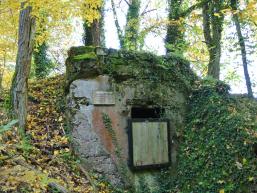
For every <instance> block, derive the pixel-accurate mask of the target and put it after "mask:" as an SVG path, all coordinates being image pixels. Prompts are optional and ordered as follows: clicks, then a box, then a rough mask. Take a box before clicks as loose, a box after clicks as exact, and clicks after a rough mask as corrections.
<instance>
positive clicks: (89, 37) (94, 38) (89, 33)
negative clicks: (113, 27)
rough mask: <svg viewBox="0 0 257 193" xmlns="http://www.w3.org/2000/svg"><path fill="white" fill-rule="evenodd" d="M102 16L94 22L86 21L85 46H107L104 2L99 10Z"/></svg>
mask: <svg viewBox="0 0 257 193" xmlns="http://www.w3.org/2000/svg"><path fill="white" fill-rule="evenodd" d="M99 11H100V12H101V13H100V14H101V17H100V19H99V20H94V21H93V23H92V24H88V23H86V22H84V24H83V25H84V26H83V27H84V37H83V41H84V45H85V46H101V47H104V46H105V36H104V2H103V4H102V7H101V8H100V10H99Z"/></svg>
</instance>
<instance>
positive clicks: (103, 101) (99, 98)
mask: <svg viewBox="0 0 257 193" xmlns="http://www.w3.org/2000/svg"><path fill="white" fill-rule="evenodd" d="M93 104H94V105H115V98H114V95H113V92H107V91H95V92H93Z"/></svg>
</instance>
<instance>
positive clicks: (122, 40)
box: [111, 0, 124, 48]
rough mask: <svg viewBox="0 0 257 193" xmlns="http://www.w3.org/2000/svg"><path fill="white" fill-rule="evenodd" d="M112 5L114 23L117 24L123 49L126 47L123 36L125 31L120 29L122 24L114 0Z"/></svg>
mask: <svg viewBox="0 0 257 193" xmlns="http://www.w3.org/2000/svg"><path fill="white" fill-rule="evenodd" d="M111 5H112V12H113V17H114V23H115V26H116V30H117V33H118V39H119V43H120V47H121V48H123V47H124V36H123V31H122V30H121V27H120V24H119V20H118V14H117V11H116V8H115V4H114V0H111Z"/></svg>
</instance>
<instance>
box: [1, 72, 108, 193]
mask: <svg viewBox="0 0 257 193" xmlns="http://www.w3.org/2000/svg"><path fill="white" fill-rule="evenodd" d="M63 81H64V76H57V77H53V78H49V79H44V80H40V81H32V82H30V84H29V88H30V89H29V106H28V126H27V130H26V134H25V135H24V134H22V133H21V132H19V130H18V129H17V128H16V127H14V128H13V129H12V130H10V131H7V132H5V133H3V134H1V133H0V192H38V193H39V192H40V193H43V192H54V189H56V188H57V189H59V191H61V192H62V191H63V192H66V191H68V192H74V193H75V192H83V193H87V192H95V191H96V188H98V191H99V192H108V190H107V187H106V184H105V183H99V184H96V186H98V187H95V186H94V187H92V185H91V184H90V182H91V180H92V179H91V178H90V177H89V174H88V173H87V172H86V171H85V170H83V168H81V167H80V164H79V160H78V159H77V158H76V157H75V156H73V155H72V153H71V149H70V146H69V138H68V133H66V131H65V124H64V122H65V121H64V118H65V115H64V112H65V109H64V108H65V96H64V93H63ZM6 96H7V95H6ZM0 116H1V119H2V120H3V119H5V120H3V121H1V124H4V123H6V122H7V120H6V114H5V113H4V109H3V105H1V113H0ZM89 178H90V179H89ZM93 185H94V184H93Z"/></svg>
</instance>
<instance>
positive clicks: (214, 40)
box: [203, 0, 224, 79]
mask: <svg viewBox="0 0 257 193" xmlns="http://www.w3.org/2000/svg"><path fill="white" fill-rule="evenodd" d="M222 2H223V1H221V0H218V1H209V2H206V3H205V4H204V5H203V32H204V38H205V43H206V45H207V47H208V52H209V63H208V75H209V76H212V77H213V78H216V79H219V76H220V57H221V35H222V29H223V21H224V16H223V14H222V13H221V10H222Z"/></svg>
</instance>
